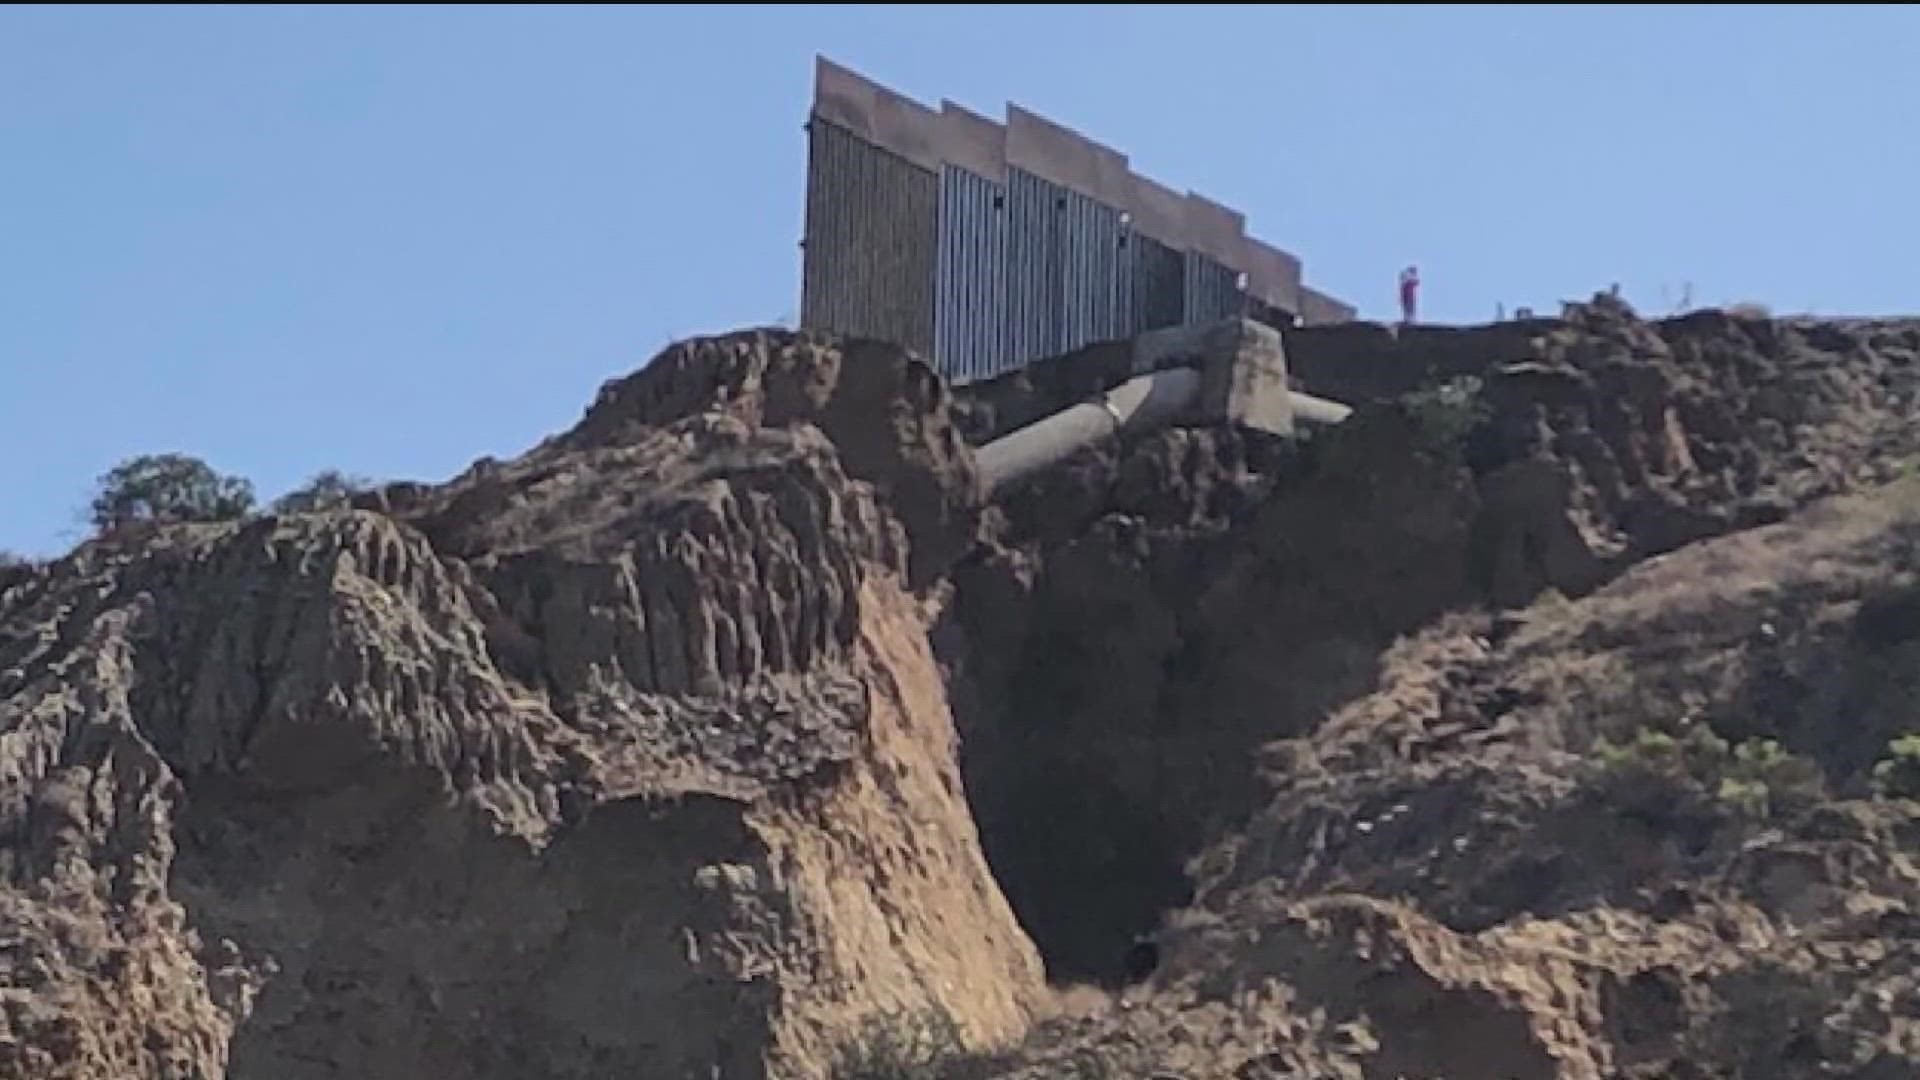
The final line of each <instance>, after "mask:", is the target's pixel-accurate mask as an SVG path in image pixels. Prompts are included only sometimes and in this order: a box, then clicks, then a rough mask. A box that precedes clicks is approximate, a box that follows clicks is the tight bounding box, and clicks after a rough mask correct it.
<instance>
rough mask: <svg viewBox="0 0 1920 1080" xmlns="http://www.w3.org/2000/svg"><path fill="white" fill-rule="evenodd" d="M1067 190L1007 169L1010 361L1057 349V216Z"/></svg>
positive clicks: (1059, 305)
mask: <svg viewBox="0 0 1920 1080" xmlns="http://www.w3.org/2000/svg"><path fill="white" fill-rule="evenodd" d="M1066 208H1067V192H1066V190H1065V189H1064V188H1061V187H1059V186H1057V185H1055V184H1050V183H1048V182H1046V181H1045V180H1042V179H1040V178H1039V177H1037V176H1035V175H1033V174H1032V173H1029V172H1025V171H1023V170H1020V169H1009V170H1007V212H1008V216H1007V273H1006V283H1007V285H1006V287H1007V307H1006V311H1007V323H1006V334H1007V346H1006V358H1007V361H1008V362H1009V363H1011V364H1015V365H1020V364H1026V363H1029V362H1031V361H1034V360H1038V359H1040V358H1041V357H1045V356H1054V355H1057V354H1058V353H1059V352H1060V351H1061V350H1060V341H1061V333H1060V329H1061V327H1060V323H1061V320H1060V313H1061V309H1062V307H1063V300H1062V295H1061V285H1062V283H1063V281H1064V274H1063V271H1062V267H1061V255H1062V248H1061V243H1060V236H1061V224H1062V222H1061V219H1062V217H1063V216H1064V215H1065V213H1066Z"/></svg>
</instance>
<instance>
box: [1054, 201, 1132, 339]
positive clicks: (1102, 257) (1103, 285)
mask: <svg viewBox="0 0 1920 1080" xmlns="http://www.w3.org/2000/svg"><path fill="white" fill-rule="evenodd" d="M1066 196H1067V205H1066V208H1065V209H1064V210H1063V211H1062V215H1061V217H1062V227H1061V237H1060V240H1061V247H1062V256H1061V267H1062V270H1063V271H1064V274H1065V279H1064V280H1063V281H1062V283H1061V302H1062V306H1061V323H1060V351H1062V352H1072V351H1073V350H1075V349H1078V348H1080V347H1082V346H1084V345H1090V344H1092V343H1093V342H1096V341H1110V340H1112V339H1114V338H1119V337H1125V336H1127V334H1128V332H1129V330H1128V327H1127V324H1126V323H1125V322H1124V321H1123V320H1122V317H1121V316H1122V310H1121V305H1120V286H1121V272H1120V267H1121V265H1122V263H1123V262H1124V261H1125V260H1124V259H1123V256H1124V255H1125V254H1126V252H1125V250H1124V249H1123V248H1122V247H1121V236H1122V232H1121V226H1120V211H1119V209H1118V208H1116V207H1112V206H1108V205H1106V204H1105V203H1102V202H1100V201H1099V200H1097V199H1091V198H1088V197H1087V196H1085V195H1082V194H1080V193H1079V192H1074V191H1069V192H1067V193H1066Z"/></svg>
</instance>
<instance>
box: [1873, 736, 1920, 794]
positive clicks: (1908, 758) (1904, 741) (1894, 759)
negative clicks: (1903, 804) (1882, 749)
mask: <svg viewBox="0 0 1920 1080" xmlns="http://www.w3.org/2000/svg"><path fill="white" fill-rule="evenodd" d="M1873 787H1874V790H1875V791H1877V792H1879V793H1880V794H1881V795H1882V796H1883V797H1885V798H1889V799H1920V735H1902V736H1901V737H1899V738H1897V739H1895V740H1893V741H1892V742H1890V743H1888V744H1887V756H1886V757H1884V758H1881V759H1880V760H1879V761H1878V762H1877V763H1875V765H1874V766H1873Z"/></svg>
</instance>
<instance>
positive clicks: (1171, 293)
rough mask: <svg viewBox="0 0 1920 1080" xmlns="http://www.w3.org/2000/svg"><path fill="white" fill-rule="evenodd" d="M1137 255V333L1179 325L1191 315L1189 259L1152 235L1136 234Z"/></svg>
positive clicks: (1132, 244) (1134, 249) (1134, 248)
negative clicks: (1188, 276)
mask: <svg viewBox="0 0 1920 1080" xmlns="http://www.w3.org/2000/svg"><path fill="white" fill-rule="evenodd" d="M1128 246H1129V247H1130V248H1131V250H1132V252H1133V259H1132V260H1131V261H1132V263H1133V305H1132V308H1133V310H1132V315H1133V326H1132V332H1133V333H1136V334H1138V333H1143V332H1145V331H1148V330H1157V329H1159V328H1161V327H1163V326H1179V325H1180V322H1181V320H1182V319H1184V318H1186V314H1187V276H1186V275H1187V267H1186V259H1185V258H1184V257H1183V256H1182V255H1181V254H1180V252H1178V251H1175V250H1174V249H1173V248H1170V247H1168V246H1167V245H1165V244H1163V243H1161V242H1160V241H1158V240H1155V239H1154V238H1153V237H1151V236H1147V235H1144V234H1142V233H1135V234H1134V235H1133V237H1132V238H1131V239H1130V240H1129V241H1128Z"/></svg>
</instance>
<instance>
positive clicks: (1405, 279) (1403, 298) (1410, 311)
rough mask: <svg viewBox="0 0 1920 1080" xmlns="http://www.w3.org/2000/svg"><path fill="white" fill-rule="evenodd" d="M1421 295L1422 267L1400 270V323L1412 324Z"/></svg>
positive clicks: (1404, 324)
mask: <svg viewBox="0 0 1920 1080" xmlns="http://www.w3.org/2000/svg"><path fill="white" fill-rule="evenodd" d="M1419 297H1420V268H1419V267H1417V266H1409V267H1407V268H1406V269H1405V270H1402V271H1400V325H1401V326H1412V325H1413V316H1414V312H1415V311H1416V310H1417V307H1418V301H1419Z"/></svg>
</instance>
